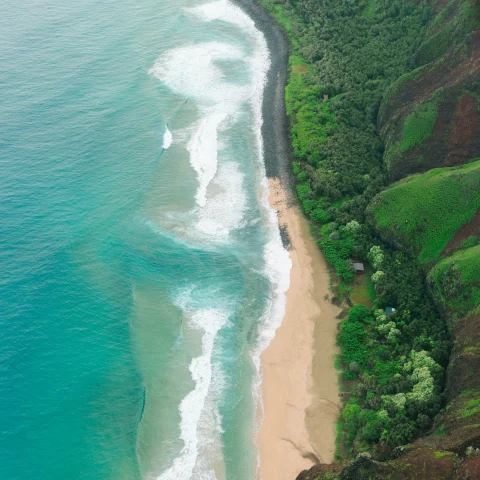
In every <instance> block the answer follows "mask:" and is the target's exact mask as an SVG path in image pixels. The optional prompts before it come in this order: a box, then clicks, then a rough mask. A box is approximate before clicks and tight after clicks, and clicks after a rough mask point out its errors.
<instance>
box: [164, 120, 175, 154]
mask: <svg viewBox="0 0 480 480" xmlns="http://www.w3.org/2000/svg"><path fill="white" fill-rule="evenodd" d="M172 143H173V135H172V132H171V131H170V130H169V129H168V125H165V133H164V134H163V149H164V150H167V149H169V148H170V147H171V146H172Z"/></svg>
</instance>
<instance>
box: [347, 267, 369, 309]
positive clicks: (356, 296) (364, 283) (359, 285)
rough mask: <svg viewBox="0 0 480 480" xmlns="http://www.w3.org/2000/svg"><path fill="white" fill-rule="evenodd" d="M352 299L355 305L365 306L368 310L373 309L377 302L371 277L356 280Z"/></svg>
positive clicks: (361, 277) (364, 276) (363, 276)
mask: <svg viewBox="0 0 480 480" xmlns="http://www.w3.org/2000/svg"><path fill="white" fill-rule="evenodd" d="M350 299H351V301H352V303H353V304H354V305H365V306H366V307H368V308H371V307H373V303H374V301H375V285H374V284H373V282H372V277H371V275H361V276H360V277H358V278H357V279H356V282H355V286H354V288H353V290H352V293H351V295H350Z"/></svg>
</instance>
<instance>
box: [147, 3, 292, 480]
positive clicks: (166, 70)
mask: <svg viewBox="0 0 480 480" xmlns="http://www.w3.org/2000/svg"><path fill="white" fill-rule="evenodd" d="M188 11H189V12H190V13H192V14H194V15H196V16H198V17H199V18H202V19H203V20H205V21H213V20H222V21H225V22H228V23H231V24H234V25H236V26H238V27H239V28H240V29H241V30H243V31H244V32H245V33H246V34H247V35H248V36H249V37H250V38H252V39H253V40H254V43H255V48H254V52H253V56H249V55H248V54H246V53H245V52H242V51H241V50H239V49H237V48H235V47H233V46H231V45H226V44H220V43H202V44H199V45H194V46H188V47H182V48H179V49H175V50H173V51H171V52H167V53H166V54H165V55H163V56H162V57H160V58H159V60H158V61H157V62H156V64H155V65H154V67H153V68H152V70H151V73H152V74H153V75H155V76H156V77H158V78H159V79H161V80H162V81H163V82H164V83H165V84H167V85H168V86H169V87H170V88H171V89H172V90H173V91H175V92H177V93H180V94H182V95H185V96H188V97H193V98H195V100H196V103H197V105H198V106H199V109H200V111H201V113H202V118H201V120H200V121H199V122H198V125H197V127H196V131H195V133H194V134H193V136H192V138H191V139H190V141H189V142H188V150H189V152H190V163H191V165H192V167H193V168H194V170H195V172H196V174H197V178H198V182H199V187H198V190H197V194H196V202H197V204H198V206H199V208H200V209H201V210H204V211H205V212H208V210H207V209H208V208H210V207H209V201H210V198H209V195H207V190H208V192H209V193H210V190H211V189H210V188H209V185H210V184H211V185H212V187H215V186H216V185H215V180H214V179H215V178H216V175H218V177H221V175H222V168H221V167H220V168H218V150H219V146H218V132H219V131H221V129H222V127H224V126H225V125H226V123H227V121H228V120H229V119H231V118H232V116H234V115H235V113H236V112H237V111H238V109H239V107H240V106H241V105H242V104H245V103H246V102H250V106H251V108H252V109H253V112H254V125H253V127H252V128H253V130H254V132H255V135H256V142H257V152H258V172H259V181H258V185H259V198H260V206H261V213H262V218H263V222H264V224H265V225H266V228H267V231H268V242H267V244H266V245H265V248H264V272H263V273H264V274H265V275H266V276H267V277H268V279H269V281H270V285H271V292H270V299H269V302H268V305H267V307H266V309H265V312H264V314H263V316H262V318H261V319H260V327H259V333H258V342H257V344H256V347H255V349H254V351H253V352H252V359H253V362H254V364H255V366H256V368H257V380H256V382H255V385H254V395H255V398H256V401H257V402H258V403H257V404H258V407H259V409H260V411H262V409H263V407H262V402H261V394H260V383H261V377H260V356H261V353H262V352H263V351H264V349H265V348H266V347H267V346H268V345H269V343H270V341H271V339H272V338H273V336H274V335H275V331H276V329H277V328H278V327H279V326H280V325H281V322H282V319H283V317H284V314H285V305H286V295H285V294H286V291H287V290H288V288H289V285H290V270H291V266H292V263H291V259H290V256H289V254H288V252H287V251H286V250H285V248H284V247H283V245H282V241H281V237H280V230H279V225H278V219H277V215H276V212H275V211H274V210H273V209H272V208H271V206H270V204H269V201H268V195H269V186H268V180H267V177H266V172H265V165H264V159H263V138H262V133H261V128H262V124H263V119H262V102H263V91H264V87H265V84H266V78H267V72H268V69H269V67H270V60H269V52H268V48H267V44H266V41H265V38H264V36H263V34H262V33H261V32H260V31H259V30H257V28H256V27H255V24H254V22H253V20H252V19H251V18H250V17H248V16H247V15H246V14H245V13H244V12H243V11H242V10H241V9H239V8H238V7H236V6H234V5H233V4H232V3H230V2H229V1H227V0H218V1H215V2H212V3H208V4H204V5H200V6H198V7H195V8H192V9H188ZM230 59H238V60H246V61H248V64H249V67H250V71H251V75H252V79H253V80H252V82H251V84H249V85H247V86H239V85H232V84H228V83H227V82H225V81H224V79H223V75H222V72H221V70H220V69H219V68H218V66H216V65H215V61H216V60H230ZM217 168H218V172H217ZM230 173H232V172H230ZM236 186H237V187H238V186H239V182H237V184H236ZM240 189H241V185H240ZM213 190H215V189H213ZM224 193H225V192H224ZM225 194H230V193H228V192H227V193H225ZM216 196H217V202H216V207H215V208H213V207H212V210H211V211H210V214H208V213H207V214H206V215H204V216H203V217H202V213H200V212H199V216H198V221H197V222H196V228H197V230H199V231H203V232H205V233H209V234H211V235H213V236H216V237H222V236H225V235H226V234H227V232H228V231H229V230H230V229H231V228H235V227H234V226H232V225H224V224H223V223H222V222H223V221H224V220H225V217H227V218H228V217H229V215H231V213H232V208H231V206H229V210H228V215H221V211H220V210H218V205H219V203H220V202H219V201H220V200H221V199H222V197H221V196H222V193H218V192H217V194H216ZM214 197H215V195H214V196H213V198H214ZM232 198H233V196H232ZM232 198H230V199H229V200H228V202H230V201H232ZM226 204H227V203H225V205H226ZM222 216H223V217H224V219H223V220H222V218H221V217H222ZM239 222H240V223H239ZM235 224H236V225H238V224H241V218H240V220H239V219H238V218H237V219H236V220H235ZM200 312H203V313H202V315H206V314H207V312H209V313H208V314H209V315H212V316H217V318H223V320H219V321H218V323H216V324H215V322H212V325H213V326H210V328H209V329H208V330H207V329H205V330H204V331H205V334H204V337H203V342H202V343H203V349H202V356H201V357H198V359H194V360H197V362H196V363H195V365H194V361H192V365H191V367H190V369H191V372H192V377H195V381H196V387H195V389H194V390H193V391H192V392H190V394H189V395H187V397H185V399H184V400H183V401H182V405H181V406H180V411H181V415H182V423H181V431H182V439H183V440H184V442H185V446H184V448H183V450H182V453H181V455H180V456H179V457H177V458H176V459H175V461H174V464H173V465H172V467H171V468H170V469H169V470H167V472H165V473H164V474H163V475H162V476H160V477H159V479H161V480H170V479H174V478H175V479H180V478H181V479H185V480H188V479H190V478H191V477H192V472H193V471H194V468H195V462H196V458H197V456H198V442H199V440H198V436H197V433H198V425H199V421H200V418H201V415H202V411H203V408H204V405H205V401H206V398H207V396H208V386H207V385H208V384H210V382H211V376H212V370H211V364H210V362H208V364H207V362H206V361H205V359H206V358H207V356H208V358H210V357H211V351H212V349H213V340H214V338H215V335H216V332H218V329H219V328H221V326H218V325H219V324H220V323H221V325H223V324H224V322H225V321H226V318H225V316H223V317H222V316H221V312H219V311H217V310H201V311H199V312H198V314H200ZM218 316H220V317H218ZM222 322H223V323H222ZM200 323H201V322H200ZM214 325H217V327H215V326H214ZM202 328H204V327H202ZM208 332H209V333H208ZM212 332H215V333H212ZM208 352H210V353H208ZM199 359H204V361H203V363H202V362H201V361H200V360H199ZM208 365H210V367H209V366H208ZM200 367H202V369H203V370H202V371H203V372H204V375H203V376H202V375H199V374H198V373H196V372H198V371H200V369H201V368H200ZM194 372H195V373H194ZM210 473H211V472H210ZM195 476H196V475H195ZM205 478H208V477H205ZM212 478H213V477H212Z"/></svg>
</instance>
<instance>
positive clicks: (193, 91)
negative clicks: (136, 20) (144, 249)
mask: <svg viewBox="0 0 480 480" xmlns="http://www.w3.org/2000/svg"><path fill="white" fill-rule="evenodd" d="M242 58H244V52H242V50H241V49H239V48H237V47H235V46H233V45H229V44H226V43H219V42H208V43H200V44H197V45H189V46H187V47H180V48H176V49H174V50H170V51H169V52H166V53H165V54H164V55H162V56H161V57H160V58H159V59H158V60H157V61H156V63H155V65H154V66H153V67H152V69H151V70H150V73H151V74H152V75H154V76H155V77H157V78H159V79H160V80H161V81H162V82H163V83H164V84H166V85H167V86H168V87H169V88H170V89H171V90H172V91H174V92H176V93H179V94H181V95H184V96H187V97H189V98H193V99H195V101H196V104H197V106H198V107H199V109H200V111H201V114H202V118H201V119H200V121H199V122H198V125H197V127H196V131H195V133H194V134H193V136H192V138H191V140H190V141H189V142H188V146H187V148H188V151H189V152H190V164H191V165H192V168H193V169H194V170H195V173H196V174H197V179H198V182H199V187H198V190H197V193H196V195H195V199H196V202H197V204H198V205H199V206H200V207H203V206H205V204H206V202H207V198H206V195H207V187H208V185H209V184H210V182H211V181H212V180H213V178H214V177H215V173H216V171H217V164H218V140H217V135H218V131H219V130H220V128H221V126H222V122H224V121H225V120H226V119H227V117H229V116H231V115H235V113H236V112H237V110H238V108H239V106H240V105H241V104H242V102H244V101H245V99H246V98H248V95H249V88H248V86H239V85H234V84H230V83H227V82H225V81H224V78H223V73H222V70H221V69H220V67H218V66H217V65H216V64H215V61H217V60H240V59H242Z"/></svg>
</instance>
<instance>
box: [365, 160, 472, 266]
mask: <svg viewBox="0 0 480 480" xmlns="http://www.w3.org/2000/svg"><path fill="white" fill-rule="evenodd" d="M479 208H480V162H478V161H477V162H474V163H469V164H468V165H463V166H461V167H452V168H437V169H433V170H430V171H429V172H427V173H423V174H419V175H413V176H411V177H408V178H406V179H404V180H401V181H400V182H398V183H397V184H395V185H394V186H393V187H391V188H389V189H388V190H385V191H384V192H382V193H381V194H380V195H379V196H377V197H376V198H375V199H374V201H373V202H372V204H371V205H370V207H369V212H370V214H371V216H372V219H373V222H374V224H375V228H376V229H377V230H378V231H379V232H380V233H381V234H382V236H383V238H385V239H387V240H388V241H391V242H393V243H395V244H396V245H397V246H398V247H400V248H402V249H403V250H406V251H409V250H410V251H413V252H414V253H416V254H418V258H419V261H420V262H421V263H427V262H430V261H432V260H435V259H436V258H437V257H438V256H439V255H440V254H441V253H442V252H443V250H444V249H445V247H446V246H447V245H448V243H449V242H450V240H452V238H453V237H454V235H455V233H456V232H457V231H458V230H459V229H460V228H461V227H462V226H463V225H465V224H467V223H469V222H470V221H472V219H473V217H474V216H475V214H476V212H477V210H478V209H479Z"/></svg>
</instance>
